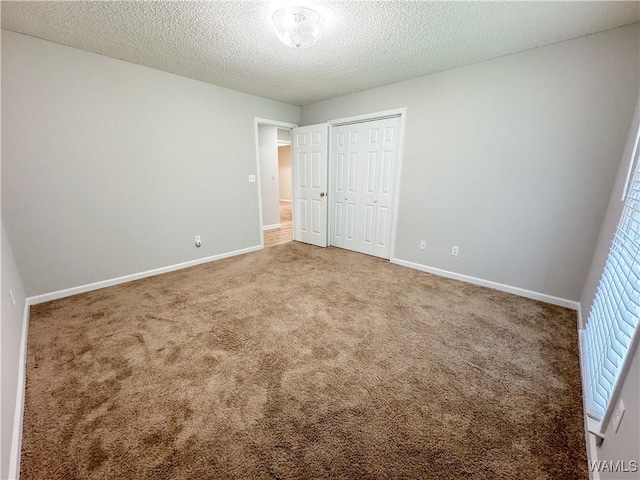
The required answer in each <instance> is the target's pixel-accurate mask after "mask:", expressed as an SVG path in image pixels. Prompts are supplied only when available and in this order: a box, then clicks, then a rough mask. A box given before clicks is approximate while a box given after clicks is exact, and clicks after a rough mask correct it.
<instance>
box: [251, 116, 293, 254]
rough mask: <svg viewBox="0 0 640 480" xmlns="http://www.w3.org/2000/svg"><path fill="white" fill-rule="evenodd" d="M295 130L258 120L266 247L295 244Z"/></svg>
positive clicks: (257, 141) (259, 186)
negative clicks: (292, 133)
mask: <svg viewBox="0 0 640 480" xmlns="http://www.w3.org/2000/svg"><path fill="white" fill-rule="evenodd" d="M294 127H295V125H293V124H285V123H282V122H277V121H271V120H264V119H257V118H256V145H257V167H258V191H259V204H260V231H261V237H262V238H261V240H262V245H263V246H264V247H273V246H275V245H281V244H283V243H287V242H290V241H293V215H292V208H291V207H292V198H293V196H292V191H293V183H292V175H291V129H292V128H294Z"/></svg>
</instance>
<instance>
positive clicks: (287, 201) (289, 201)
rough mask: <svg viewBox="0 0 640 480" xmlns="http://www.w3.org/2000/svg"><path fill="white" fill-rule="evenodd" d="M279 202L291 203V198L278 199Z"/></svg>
mask: <svg viewBox="0 0 640 480" xmlns="http://www.w3.org/2000/svg"><path fill="white" fill-rule="evenodd" d="M279 201H280V202H285V203H291V200H287V199H286V198H281V199H279Z"/></svg>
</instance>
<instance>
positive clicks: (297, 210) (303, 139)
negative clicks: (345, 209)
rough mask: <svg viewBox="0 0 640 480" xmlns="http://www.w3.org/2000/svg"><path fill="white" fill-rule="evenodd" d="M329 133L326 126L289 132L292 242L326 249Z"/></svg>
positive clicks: (321, 125) (301, 128)
mask: <svg viewBox="0 0 640 480" xmlns="http://www.w3.org/2000/svg"><path fill="white" fill-rule="evenodd" d="M328 131H329V126H328V124H326V123H323V124H319V125H310V126H308V127H299V128H294V129H293V130H292V133H293V144H292V148H293V152H292V153H293V155H292V158H293V165H292V168H293V170H294V174H293V178H294V179H295V180H294V185H293V190H294V197H295V202H294V208H293V216H294V221H293V225H294V239H295V240H297V241H299V242H305V243H310V244H312V245H317V246H319V247H326V246H327V196H326V192H327V169H328V156H327V154H328V152H327V150H328V149H327V145H328V144H327V142H328Z"/></svg>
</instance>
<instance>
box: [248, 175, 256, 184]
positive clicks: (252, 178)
mask: <svg viewBox="0 0 640 480" xmlns="http://www.w3.org/2000/svg"><path fill="white" fill-rule="evenodd" d="M249 183H256V176H255V175H249Z"/></svg>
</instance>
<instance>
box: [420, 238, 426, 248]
mask: <svg viewBox="0 0 640 480" xmlns="http://www.w3.org/2000/svg"><path fill="white" fill-rule="evenodd" d="M425 248H427V241H426V240H420V250H424V249H425Z"/></svg>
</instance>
